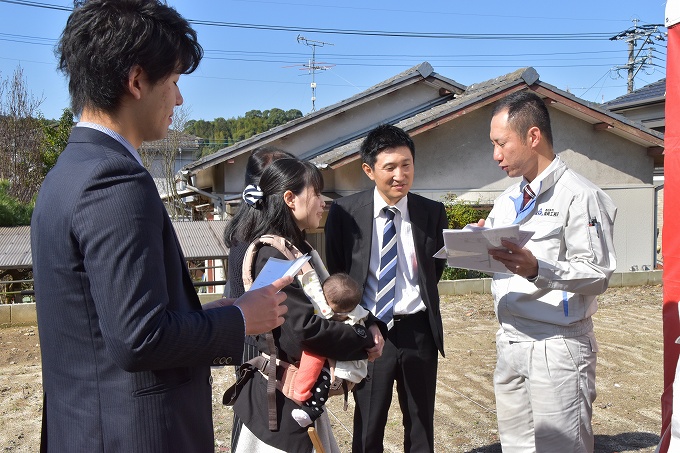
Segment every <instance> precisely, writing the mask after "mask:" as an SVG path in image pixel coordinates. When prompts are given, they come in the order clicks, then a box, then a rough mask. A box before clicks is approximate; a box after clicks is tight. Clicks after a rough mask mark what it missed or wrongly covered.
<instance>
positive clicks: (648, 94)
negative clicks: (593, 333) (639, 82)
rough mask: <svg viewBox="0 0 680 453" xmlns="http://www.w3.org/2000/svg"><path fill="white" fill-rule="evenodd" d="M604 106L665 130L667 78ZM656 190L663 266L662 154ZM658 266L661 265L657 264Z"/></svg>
mask: <svg viewBox="0 0 680 453" xmlns="http://www.w3.org/2000/svg"><path fill="white" fill-rule="evenodd" d="M603 106H604V107H606V108H607V109H609V110H611V111H612V112H616V113H618V114H620V115H623V116H625V117H626V118H630V119H631V120H633V121H637V122H639V123H640V124H642V125H643V126H646V127H648V128H650V129H654V130H655V131H659V132H661V133H665V131H666V79H665V78H663V79H661V80H658V81H656V82H654V83H650V84H649V85H645V86H643V87H642V88H639V89H637V90H635V91H633V92H631V93H626V94H624V95H623V96H619V97H617V98H616V99H612V100H611V101H609V102H605V103H604V104H603ZM654 167H655V168H654V187H655V190H656V196H655V203H656V227H655V230H656V231H657V237H656V247H655V249H656V251H657V262H660V263H663V259H662V258H661V242H662V231H663V200H664V190H663V188H664V165H663V155H659V156H656V157H655V159H654ZM657 267H658V264H657Z"/></svg>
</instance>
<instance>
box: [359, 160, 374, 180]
mask: <svg viewBox="0 0 680 453" xmlns="http://www.w3.org/2000/svg"><path fill="white" fill-rule="evenodd" d="M361 169H362V170H364V173H366V176H368V178H369V179H370V180H371V181H375V176H374V175H373V169H372V168H371V166H370V165H368V164H367V163H363V164H361Z"/></svg>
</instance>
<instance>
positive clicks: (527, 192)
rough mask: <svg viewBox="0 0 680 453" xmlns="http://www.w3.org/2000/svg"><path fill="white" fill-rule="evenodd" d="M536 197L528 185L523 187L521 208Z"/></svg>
mask: <svg viewBox="0 0 680 453" xmlns="http://www.w3.org/2000/svg"><path fill="white" fill-rule="evenodd" d="M535 196H536V195H534V191H533V190H531V187H529V184H527V185H526V186H524V190H523V191H522V208H524V206H526V205H527V204H528V203H529V202H530V201H531V200H533V199H534V197H535Z"/></svg>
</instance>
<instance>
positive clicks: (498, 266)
mask: <svg viewBox="0 0 680 453" xmlns="http://www.w3.org/2000/svg"><path fill="white" fill-rule="evenodd" d="M533 234H534V233H533V232H531V231H524V230H520V229H519V226H518V225H510V226H506V227H499V228H484V227H477V226H472V225H468V226H466V227H465V228H463V229H462V230H444V247H443V248H442V249H441V250H440V251H439V252H437V253H436V254H435V258H445V259H446V261H447V263H448V265H449V266H451V267H457V268H462V269H473V270H477V271H481V272H488V273H495V272H502V273H508V272H509V271H508V270H507V269H506V267H505V266H504V265H503V264H502V263H501V262H499V261H496V260H494V259H493V258H492V257H491V256H490V255H489V250H491V249H497V248H504V247H503V245H502V244H501V240H502V239H506V240H508V241H510V242H512V243H514V244H517V245H519V246H520V247H523V246H524V245H525V244H526V243H527V242H528V241H529V239H531V236H533Z"/></svg>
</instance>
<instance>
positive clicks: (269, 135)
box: [184, 62, 465, 173]
mask: <svg viewBox="0 0 680 453" xmlns="http://www.w3.org/2000/svg"><path fill="white" fill-rule="evenodd" d="M424 79H425V80H431V81H432V82H433V83H436V84H437V85H440V88H441V89H443V90H446V91H447V92H450V93H451V94H452V95H453V94H455V93H461V92H463V91H464V90H465V86H464V85H461V84H459V83H457V82H455V81H453V80H451V79H449V78H446V77H442V76H441V75H439V74H437V73H435V72H434V69H433V68H432V66H431V65H430V64H429V63H427V62H423V63H421V64H419V65H417V66H414V67H412V68H410V69H408V70H406V71H404V72H402V73H400V74H397V75H395V76H394V77H391V78H389V79H387V80H385V81H383V82H380V83H379V84H377V85H374V86H373V87H371V88H368V89H367V90H365V91H363V92H361V93H358V94H356V95H354V96H352V97H350V98H347V99H345V100H343V101H340V102H338V103H336V104H333V105H330V106H328V107H324V108H322V109H320V110H317V111H315V112H312V113H309V114H307V115H305V116H303V117H301V118H297V119H295V120H293V121H289V122H288V123H286V124H283V125H281V126H277V127H275V128H273V129H270V130H268V131H266V132H263V133H260V134H257V135H254V136H252V137H250V138H248V139H246V140H243V141H240V142H238V143H236V144H234V145H232V146H230V147H228V148H223V149H221V150H219V151H217V152H216V153H214V154H211V155H209V156H205V157H203V158H201V159H199V160H197V161H195V162H192V163H190V164H188V165H186V166H185V167H184V170H187V171H189V172H190V173H195V172H197V171H200V170H203V169H205V168H208V167H211V166H214V165H217V164H219V163H221V162H224V161H226V160H229V159H232V158H234V157H236V156H238V155H240V154H243V153H245V152H249V151H252V150H253V149H255V148H257V147H258V146H262V145H264V144H266V143H267V142H268V141H271V140H274V139H276V138H277V137H280V136H285V135H288V134H291V133H294V132H296V131H298V130H301V129H304V128H306V127H309V126H311V125H313V124H315V123H318V122H321V121H323V120H325V119H327V118H328V117H331V116H333V115H336V114H337V113H338V112H339V111H345V110H348V109H350V108H353V107H356V106H358V105H361V104H364V103H366V102H369V101H372V100H374V99H376V98H378V97H381V96H383V95H385V94H388V93H391V92H394V91H396V90H399V89H401V88H403V87H405V86H408V85H411V84H414V83H417V82H419V81H421V80H424ZM312 154H314V153H312Z"/></svg>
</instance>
